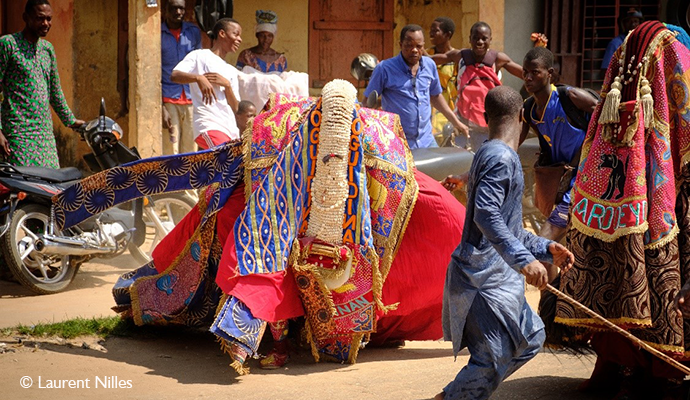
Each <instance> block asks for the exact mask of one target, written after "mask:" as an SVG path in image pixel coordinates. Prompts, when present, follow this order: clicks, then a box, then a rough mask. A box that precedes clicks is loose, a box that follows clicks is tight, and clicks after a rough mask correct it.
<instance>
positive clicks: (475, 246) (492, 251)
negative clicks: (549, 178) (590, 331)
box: [435, 86, 573, 400]
mask: <svg viewBox="0 0 690 400" xmlns="http://www.w3.org/2000/svg"><path fill="white" fill-rule="evenodd" d="M485 106H486V110H487V111H486V114H487V121H488V124H489V140H488V141H487V142H486V143H484V144H483V145H482V146H481V147H480V148H479V150H478V151H477V153H476V155H475V157H474V160H473V162H472V167H471V168H470V175H469V182H468V203H467V214H466V218H465V226H464V229H463V234H462V241H461V242H460V245H459V246H458V248H457V249H456V250H455V252H454V253H453V255H452V260H451V264H450V265H449V266H448V272H447V275H446V284H445V289H444V295H443V296H444V298H443V332H444V338H445V340H449V341H452V342H453V352H454V353H455V355H456V356H457V354H458V352H459V351H460V350H461V349H462V348H464V347H467V348H468V349H469V351H470V360H469V362H468V364H467V365H466V366H465V367H464V368H463V369H462V370H461V371H460V372H459V373H458V375H457V376H456V377H455V380H454V381H452V382H451V383H450V384H448V385H447V386H446V387H445V388H444V389H443V392H441V393H439V394H438V395H436V397H435V398H436V399H446V400H448V399H486V398H489V397H490V396H491V394H492V393H493V392H494V390H495V389H496V388H497V387H498V385H499V384H500V383H501V382H502V381H503V380H504V379H505V378H507V377H508V376H510V374H512V373H513V372H515V371H516V370H517V369H518V368H520V367H521V366H522V365H523V364H525V363H526V362H527V361H529V360H530V359H532V358H533V357H534V356H535V355H536V354H537V352H539V349H540V348H541V346H542V344H543V342H544V339H545V333H544V324H543V323H542V321H541V319H540V318H539V316H538V315H537V314H536V313H534V311H532V309H531V308H530V306H529V305H528V304H527V302H526V300H525V280H524V278H523V277H522V275H524V276H525V277H526V279H527V283H529V284H531V285H534V286H537V287H539V288H540V289H543V288H544V287H545V286H546V283H547V282H546V276H547V274H546V269H545V267H544V265H543V264H542V263H541V262H539V261H537V259H539V260H543V261H549V262H554V263H556V264H557V265H559V266H561V267H562V268H564V269H568V268H570V266H572V263H573V255H572V253H570V252H569V251H568V250H567V249H566V248H565V247H563V246H562V245H560V244H558V243H555V242H552V241H550V240H547V239H544V238H541V237H538V236H536V235H533V234H531V233H529V232H527V231H525V230H524V229H523V227H522V194H523V189H524V180H523V176H522V166H521V164H520V159H519V157H518V155H517V153H516V150H517V147H518V142H519V140H520V128H521V117H520V114H521V113H520V110H521V109H522V98H521V97H520V95H519V94H518V93H517V92H516V91H515V90H513V89H512V88H510V87H506V86H499V87H497V88H494V89H492V90H491V91H489V93H488V94H487V96H486V100H485Z"/></svg>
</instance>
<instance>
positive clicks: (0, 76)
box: [0, 0, 84, 168]
mask: <svg viewBox="0 0 690 400" xmlns="http://www.w3.org/2000/svg"><path fill="white" fill-rule="evenodd" d="M22 17H23V18H24V22H25V27H24V30H23V31H21V32H17V33H15V34H12V35H6V36H3V37H1V38H0V91H1V92H2V93H3V96H4V99H3V101H2V105H0V156H4V157H5V160H6V161H7V162H9V163H11V164H14V165H23V166H27V165H30V166H40V167H46V168H59V166H60V164H59V162H58V155H57V148H56V147H55V136H54V134H53V122H52V119H51V116H50V106H52V107H53V109H54V110H55V112H56V113H57V115H58V117H59V118H60V120H61V121H62V123H63V124H65V126H68V127H70V128H77V127H79V126H81V125H82V124H83V123H84V121H82V120H79V119H77V118H75V117H74V114H72V111H70V109H69V106H68V105H67V102H66V101H65V95H64V94H63V93H62V88H61V87H60V78H59V77H58V70H57V63H56V60H55V49H54V48H53V45H52V44H50V42H48V41H46V40H44V39H41V38H42V37H45V36H46V35H47V34H48V31H49V30H50V26H51V24H52V17H53V11H52V9H51V7H50V3H48V0H28V1H27V2H26V6H25V8H24V14H23V16H22Z"/></svg>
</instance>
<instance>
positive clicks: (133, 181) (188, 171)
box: [53, 142, 242, 230]
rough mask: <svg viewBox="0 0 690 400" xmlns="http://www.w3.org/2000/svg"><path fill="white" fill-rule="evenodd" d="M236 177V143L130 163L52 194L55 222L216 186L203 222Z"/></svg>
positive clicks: (68, 223) (238, 171) (219, 204)
mask: <svg viewBox="0 0 690 400" xmlns="http://www.w3.org/2000/svg"><path fill="white" fill-rule="evenodd" d="M241 177H242V152H241V144H240V142H228V143H226V144H224V145H221V146H217V147H214V148H211V149H208V150H203V151H200V152H198V153H191V154H180V155H170V156H162V157H153V158H147V159H144V160H139V161H134V162H131V163H128V164H123V165H121V166H118V167H115V168H111V169H108V170H106V171H103V172H100V173H98V174H95V175H91V176H90V177H88V178H85V179H82V180H81V181H79V182H78V183H76V184H74V185H72V186H70V187H69V188H67V189H65V190H64V191H63V192H62V193H60V194H57V195H55V196H54V197H53V211H54V213H55V222H56V224H57V226H58V229H59V230H63V229H66V228H69V227H71V226H74V225H76V224H78V223H80V222H81V221H84V220H85V219H87V218H89V217H92V216H94V215H97V214H100V213H102V212H103V211H105V210H107V209H108V208H110V207H113V206H116V205H118V204H122V203H125V202H127V201H130V200H134V199H137V198H141V197H144V196H151V195H156V194H161V193H168V192H178V191H183V190H190V189H201V188H204V187H207V186H210V185H212V184H219V190H216V191H215V192H214V195H213V198H211V199H210V200H209V201H208V207H207V209H206V214H205V215H204V219H203V221H205V220H206V218H208V216H209V215H212V214H214V213H216V212H217V211H218V210H219V209H220V208H222V206H223V205H224V204H225V202H226V201H227V200H228V198H229V197H230V195H231V194H232V191H233V190H234V189H235V187H236V186H237V184H238V183H240V178H241ZM203 221H202V223H203Z"/></svg>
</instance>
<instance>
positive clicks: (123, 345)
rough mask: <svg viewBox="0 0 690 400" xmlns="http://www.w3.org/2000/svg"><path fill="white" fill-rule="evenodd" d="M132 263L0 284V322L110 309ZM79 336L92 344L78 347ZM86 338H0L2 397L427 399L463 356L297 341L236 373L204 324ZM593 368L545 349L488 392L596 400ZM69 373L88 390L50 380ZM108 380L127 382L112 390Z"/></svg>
mask: <svg viewBox="0 0 690 400" xmlns="http://www.w3.org/2000/svg"><path fill="white" fill-rule="evenodd" d="M134 266H135V263H134V261H133V260H132V259H131V258H130V257H129V256H128V255H125V256H121V257H118V258H115V259H112V260H105V261H100V262H99V263H89V264H86V265H85V266H83V267H82V270H81V271H80V272H79V273H78V275H77V277H76V279H75V281H74V282H73V284H72V286H71V287H70V289H69V290H68V291H66V292H64V293H60V294H56V295H51V296H33V295H31V294H30V293H28V292H27V291H25V290H23V289H22V288H21V287H20V286H18V285H16V284H13V283H8V282H0V328H1V327H8V326H14V325H16V324H18V323H23V324H26V325H29V324H33V323H37V322H47V321H60V320H65V319H69V318H74V317H77V316H84V317H91V316H107V315H113V314H112V311H110V307H111V306H112V305H113V303H112V297H111V295H110V288H111V286H112V284H113V283H114V282H115V280H116V279H117V276H118V275H119V274H121V273H123V272H126V271H129V270H130V269H132V268H133V267H134ZM529 299H530V302H531V303H534V301H535V300H536V292H534V291H532V292H529ZM82 341H83V342H85V343H86V344H87V345H85V346H84V347H91V348H90V349H89V348H82V347H81V346H80V345H81V343H82ZM93 341H94V339H93V338H85V339H80V340H78V341H76V342H74V343H75V345H76V346H68V345H57V344H52V343H50V342H51V341H49V340H45V341H39V342H38V343H27V344H26V345H20V344H18V343H17V342H16V340H14V339H12V338H4V339H3V338H0V353H1V354H0V388H1V389H0V390H1V392H0V398H2V399H5V398H7V399H48V398H50V399H82V398H83V399H96V398H113V397H115V396H117V397H118V398H122V399H130V398H131V399H139V398H148V399H181V398H200V399H206V398H213V399H215V398H221V397H223V398H237V399H248V400H254V399H256V400H258V399H262V400H263V399H298V398H299V399H336V400H337V399H343V400H353V399H427V398H431V397H433V395H434V394H436V393H438V392H439V391H440V389H441V388H442V387H443V386H444V385H445V384H446V383H447V382H448V381H449V380H450V379H452V378H453V376H455V374H456V373H457V371H459V370H460V368H462V366H463V365H465V363H466V362H467V359H468V355H467V354H466V353H462V354H461V355H460V356H459V357H458V359H457V360H456V361H453V357H452V355H451V349H450V345H449V344H448V343H444V342H407V345H406V346H405V347H404V348H401V349H369V348H367V349H364V350H362V351H361V352H360V356H359V359H358V363H357V364H355V365H338V364H330V363H321V364H316V363H314V362H313V360H312V358H311V355H310V354H309V352H308V351H307V350H304V349H300V350H298V353H297V354H296V355H295V356H294V357H293V360H292V363H290V364H289V365H288V367H287V368H284V369H281V370H277V371H262V370H260V369H258V367H257V363H256V361H255V360H252V361H251V362H250V366H251V367H252V373H251V374H250V375H247V376H242V377H238V376H237V375H236V374H235V373H234V371H233V370H231V369H230V367H229V366H228V363H229V358H228V357H227V356H226V355H224V354H222V352H221V351H220V349H219V347H218V345H217V343H216V342H215V340H214V338H213V336H212V335H210V334H209V333H206V332H199V331H189V330H179V329H166V330H161V331H160V332H158V333H157V334H156V335H149V336H145V337H137V338H126V339H122V338H115V339H108V340H107V341H106V342H105V343H102V346H103V348H102V350H103V351H99V350H97V348H99V347H100V346H98V345H94V343H93ZM3 342H4V346H3ZM88 345H90V346H88ZM3 348H4V353H2V351H3ZM592 367H593V359H591V358H581V359H578V358H573V357H570V356H566V355H553V354H551V353H548V352H547V353H542V354H539V355H538V356H537V357H536V358H535V359H534V360H532V361H531V362H530V363H528V364H527V365H526V366H525V367H524V368H522V369H521V370H519V371H518V372H517V373H516V374H515V375H514V376H512V377H510V378H509V379H508V380H507V381H506V382H504V384H503V385H501V387H499V390H498V391H497V392H496V394H495V395H494V396H493V399H511V400H513V399H515V400H520V399H525V400H527V399H554V400H576V399H595V398H598V397H591V396H586V395H583V394H580V393H578V392H577V391H576V390H575V389H576V387H577V385H578V384H579V383H580V382H581V381H582V380H583V379H584V378H586V377H587V376H589V374H590V372H591V369H592ZM22 377H29V378H31V380H32V386H31V387H30V388H28V389H24V388H22V387H21V386H20V383H21V382H25V383H26V382H28V380H27V379H26V378H24V381H22ZM39 379H40V380H41V381H40V384H39ZM69 379H72V380H79V381H81V385H83V386H88V388H87V387H82V388H74V389H70V388H62V389H51V388H48V386H50V385H53V386H56V385H58V384H59V380H69ZM87 379H88V381H87ZM113 382H120V383H122V385H123V386H131V388H127V387H125V388H112V386H113ZM104 384H105V385H106V386H110V387H111V388H104V387H103V386H104ZM39 386H42V387H39ZM96 386H98V387H96Z"/></svg>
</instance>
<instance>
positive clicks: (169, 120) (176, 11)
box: [161, 0, 201, 154]
mask: <svg viewBox="0 0 690 400" xmlns="http://www.w3.org/2000/svg"><path fill="white" fill-rule="evenodd" d="M185 10H186V8H185V0H169V1H168V6H167V7H166V9H165V22H163V23H162V24H161V67H162V72H163V73H162V77H161V86H162V89H163V137H162V140H163V154H177V153H190V152H193V151H196V150H197V147H196V144H195V143H194V134H193V133H192V109H193V108H192V98H191V97H190V94H189V85H188V84H184V85H181V84H177V83H173V82H172V81H171V80H170V75H171V74H172V70H173V68H175V66H176V65H177V64H178V63H179V62H180V61H182V59H184V57H185V56H186V55H187V54H188V53H189V52H191V51H192V50H197V49H200V48H201V31H200V30H199V28H197V27H196V25H194V24H192V23H189V22H185V21H183V18H184V14H185ZM166 130H167V132H166Z"/></svg>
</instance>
